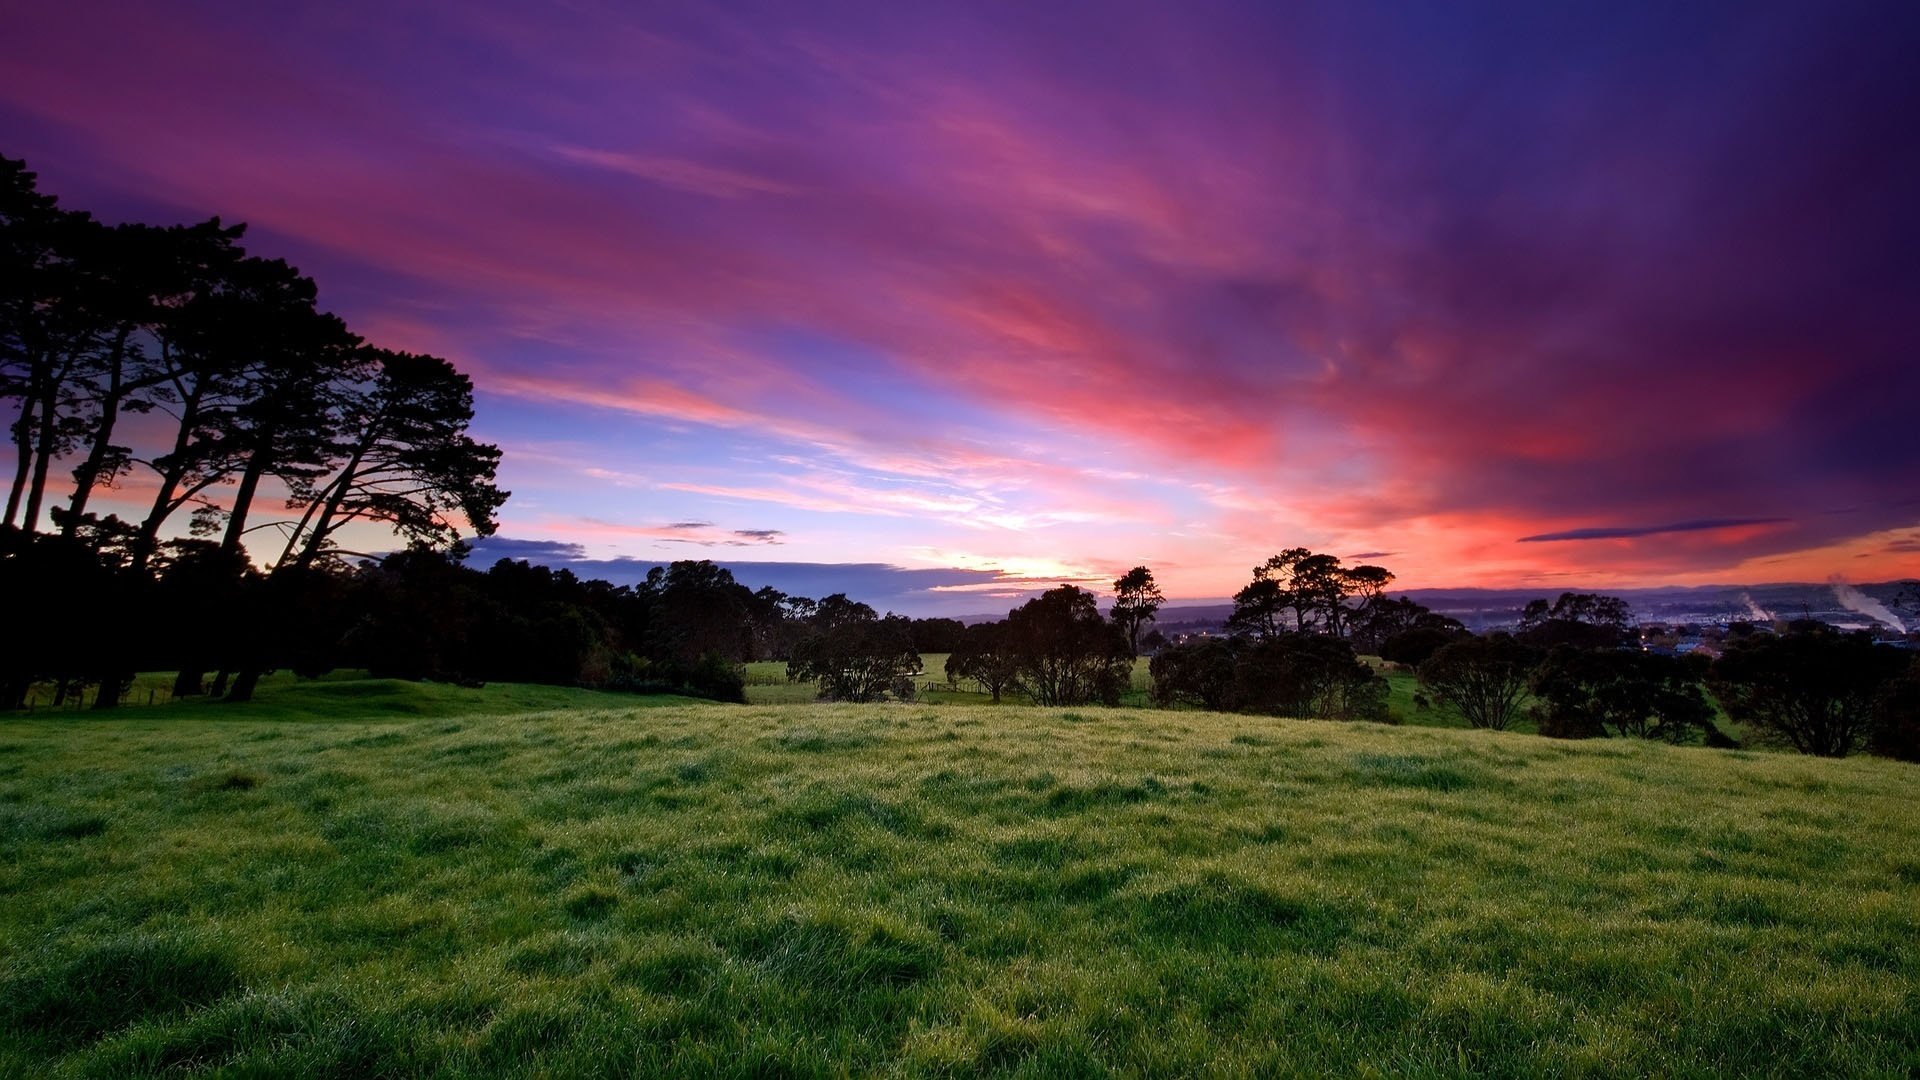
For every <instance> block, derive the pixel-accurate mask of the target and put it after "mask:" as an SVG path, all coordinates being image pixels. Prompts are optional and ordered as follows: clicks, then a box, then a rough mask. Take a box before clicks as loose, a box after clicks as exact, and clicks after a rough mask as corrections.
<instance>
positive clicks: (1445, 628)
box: [1347, 596, 1467, 665]
mask: <svg viewBox="0 0 1920 1080" xmlns="http://www.w3.org/2000/svg"><path fill="white" fill-rule="evenodd" d="M1348 629H1349V633H1348V635H1347V638H1348V640H1350V641H1352V642H1353V647H1354V649H1355V650H1357V651H1359V652H1361V653H1373V654H1375V655H1377V656H1380V657H1382V658H1383V659H1387V660H1395V661H1396V662H1398V663H1403V664H1414V665H1418V664H1419V663H1420V661H1421V660H1425V659H1426V658H1427V656H1429V655H1431V654H1432V649H1429V650H1427V652H1426V653H1422V654H1421V655H1420V657H1419V659H1416V660H1402V659H1399V658H1398V657H1392V656H1387V654H1386V648H1387V642H1388V641H1390V640H1392V639H1393V638H1395V637H1396V636H1399V635H1404V634H1411V633H1414V632H1416V631H1425V632H1429V638H1428V639H1427V640H1431V639H1432V635H1434V634H1437V635H1439V638H1440V640H1439V641H1438V643H1437V644H1435V645H1434V646H1433V648H1434V649H1437V648H1439V647H1440V646H1441V645H1444V644H1446V642H1447V641H1450V640H1452V639H1453V638H1455V637H1458V636H1460V635H1461V634H1464V633H1466V629H1467V628H1466V627H1465V626H1463V625H1461V623H1460V620H1458V619H1455V618H1451V617H1449V616H1446V615H1441V614H1439V613H1438V612H1435V611H1432V610H1430V609H1429V608H1428V607H1427V606H1426V605H1424V604H1420V603H1417V602H1415V601H1413V600H1411V599H1409V598H1407V597H1404V596H1403V597H1400V598H1399V599H1397V600H1395V599H1390V598H1388V597H1385V596H1376V597H1372V598H1370V599H1368V600H1366V601H1365V602H1363V603H1362V604H1361V605H1360V606H1359V607H1358V608H1356V609H1355V610H1354V613H1353V617H1352V620H1351V621H1350V622H1349V623H1348Z"/></svg>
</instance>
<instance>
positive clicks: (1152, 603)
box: [1112, 566, 1167, 656]
mask: <svg viewBox="0 0 1920 1080" xmlns="http://www.w3.org/2000/svg"><path fill="white" fill-rule="evenodd" d="M1166 602H1167V598H1166V597H1164V596H1162V595H1160V586H1159V585H1157V584H1155V583H1154V580H1153V571H1151V570H1149V569H1147V568H1146V567H1144V566H1136V567H1134V568H1133V569H1131V570H1129V571H1127V572H1126V573H1125V574H1122V575H1121V576H1120V579H1119V580H1118V581H1115V582H1114V583H1113V612H1112V616H1113V621H1114V625H1116V626H1118V627H1120V630H1121V632H1122V633H1124V634H1126V635H1127V647H1128V648H1129V649H1131V650H1133V655H1135V656H1139V655H1140V629H1141V627H1143V626H1145V625H1146V624H1147V623H1150V622H1152V621H1153V616H1154V613H1155V612H1157V611H1159V610H1160V606H1161V605H1162V604H1164V603H1166Z"/></svg>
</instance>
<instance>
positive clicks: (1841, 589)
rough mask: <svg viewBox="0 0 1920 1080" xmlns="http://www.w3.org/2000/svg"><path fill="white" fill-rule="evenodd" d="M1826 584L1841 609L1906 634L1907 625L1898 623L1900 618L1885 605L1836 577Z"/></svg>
mask: <svg viewBox="0 0 1920 1080" xmlns="http://www.w3.org/2000/svg"><path fill="white" fill-rule="evenodd" d="M1827 584H1828V585H1831V586H1833V596H1834V599H1836V600H1838V601H1840V606H1841V607H1843V608H1846V609H1847V610H1848V611H1857V612H1859V613H1860V614H1862V615H1865V616H1866V617H1867V618H1869V619H1872V620H1873V621H1874V622H1877V623H1885V624H1886V625H1888V626H1891V627H1893V628H1894V629H1895V630H1898V631H1900V632H1901V633H1906V630H1907V624H1906V623H1904V622H1902V621H1900V616H1898V615H1895V614H1894V613H1893V612H1892V610H1890V609H1889V608H1888V607H1887V605H1885V604H1883V603H1881V602H1880V601H1878V600H1875V599H1874V598H1873V597H1871V596H1868V595H1867V594H1866V593H1863V592H1861V591H1860V590H1859V589H1856V588H1854V587H1853V586H1851V585H1849V584H1847V583H1846V582H1844V581H1841V580H1840V579H1839V578H1837V577H1835V578H1829V579H1828V581H1827Z"/></svg>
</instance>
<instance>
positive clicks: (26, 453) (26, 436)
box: [7, 396, 33, 525]
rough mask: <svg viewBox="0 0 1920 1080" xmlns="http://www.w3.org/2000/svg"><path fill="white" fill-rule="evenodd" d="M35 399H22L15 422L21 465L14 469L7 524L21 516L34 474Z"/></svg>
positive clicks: (14, 429)
mask: <svg viewBox="0 0 1920 1080" xmlns="http://www.w3.org/2000/svg"><path fill="white" fill-rule="evenodd" d="M32 432H33V398H32V397H31V396H27V397H22V398H21V399H20V417H19V419H17V420H15V421H14V422H13V444H14V447H15V449H16V450H17V451H18V452H19V455H20V459H19V463H18V464H16V465H15V466H14V467H13V487H12V489H10V490H9V491H8V492H7V524H9V525H11V524H13V522H14V519H16V518H18V517H19V516H20V500H21V498H22V497H23V496H24V495H26V493H27V477H28V475H30V474H31V473H32V472H33V435H32Z"/></svg>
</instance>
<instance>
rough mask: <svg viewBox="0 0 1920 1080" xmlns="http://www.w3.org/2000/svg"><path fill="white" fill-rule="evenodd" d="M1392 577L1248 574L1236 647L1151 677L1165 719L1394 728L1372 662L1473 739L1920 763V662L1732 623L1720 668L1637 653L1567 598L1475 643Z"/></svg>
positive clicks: (1321, 558)
mask: <svg viewBox="0 0 1920 1080" xmlns="http://www.w3.org/2000/svg"><path fill="white" fill-rule="evenodd" d="M1392 580H1393V575H1392V574H1391V573H1390V572H1389V571H1386V570H1385V569H1383V568H1381V567H1377V566H1360V567H1352V568H1347V567H1344V566H1343V565H1342V564H1341V560H1340V559H1339V558H1337V557H1335V556H1331V555H1324V554H1316V553H1314V552H1311V551H1308V550H1307V549H1304V548H1290V549H1288V550H1286V551H1283V552H1282V553H1280V554H1279V555H1276V556H1274V557H1273V558H1271V559H1269V560H1267V561H1266V562H1265V563H1263V564H1261V565H1260V566H1257V567H1255V568H1254V571H1253V580H1252V581H1251V582H1250V583H1249V584H1248V585H1247V586H1246V587H1245V588H1243V589H1242V590H1240V592H1239V593H1238V594H1236V595H1235V597H1234V607H1233V613H1232V615H1231V616H1230V617H1229V619H1228V621H1227V631H1228V632H1227V634H1226V635H1225V636H1220V637H1212V636H1206V637H1197V638H1191V639H1189V640H1187V641H1184V642H1181V643H1180V644H1177V645H1174V646H1172V647H1170V648H1166V649H1163V650H1161V651H1160V652H1159V653H1158V654H1157V655H1156V656H1155V657H1154V659H1153V661H1152V673H1153V697H1154V700H1155V701H1156V702H1157V703H1159V704H1162V705H1183V704H1184V705H1193V706H1198V707H1202V708H1208V709H1221V710H1228V711H1239V712H1254V713H1266V714H1271V715H1286V716H1300V717H1324V718H1330V719H1361V720H1384V719H1387V717H1388V711H1387V707H1386V699H1387V694H1388V689H1387V686H1386V684H1385V683H1384V682H1383V681H1382V680H1381V679H1380V678H1379V677H1378V675H1377V674H1376V673H1375V672H1374V670H1373V669H1372V668H1371V667H1370V666H1369V665H1367V664H1366V663H1365V662H1364V661H1362V660H1361V659H1360V657H1361V655H1362V654H1363V653H1366V654H1372V655H1378V656H1380V657H1381V658H1382V659H1384V660H1387V661H1391V662H1395V663H1399V664H1402V665H1405V666H1406V667H1408V668H1411V669H1413V670H1414V671H1415V672H1417V676H1418V683H1419V686H1420V688H1421V689H1420V693H1419V694H1418V695H1416V698H1415V703H1416V706H1419V707H1426V706H1429V705H1431V704H1432V703H1435V702H1438V703H1441V704H1444V705H1446V706H1448V707H1451V708H1452V709H1453V710H1454V711H1456V712H1457V713H1458V714H1459V715H1460V716H1461V717H1462V718H1463V719H1465V720H1466V722H1467V723H1468V724H1470V725H1471V726H1473V727H1479V728H1490V729H1495V730H1505V729H1507V728H1509V727H1511V726H1512V725H1513V724H1514V723H1515V722H1516V721H1518V720H1520V719H1522V718H1526V719H1529V720H1531V721H1532V722H1533V723H1534V725H1535V727H1536V729H1537V730H1538V731H1539V732H1540V733H1541V734H1543V735H1548V736H1553V737H1559V738H1594V737H1605V736H1616V737H1638V738H1649V739H1659V740H1664V741H1668V742H1675V743H1680V742H1695V741H1699V742H1704V743H1706V744H1707V745H1710V746H1723V747H1724V746H1733V745H1736V744H1735V743H1734V740H1733V739H1732V738H1731V737H1729V736H1728V735H1727V733H1726V732H1725V731H1723V730H1722V728H1721V727H1720V725H1719V721H1720V720H1721V719H1722V718H1723V717H1724V718H1726V719H1731V720H1733V721H1736V722H1738V723H1741V724H1743V725H1745V726H1746V727H1747V728H1748V729H1749V730H1750V731H1751V732H1752V733H1753V735H1754V736H1757V737H1758V738H1760V739H1762V740H1765V741H1769V742H1774V743H1777V744H1781V745H1785V746H1788V747H1790V748H1792V749H1795V750H1798V751H1800V752H1802V753H1807V754H1817V755H1822V756H1829V757H1839V756H1844V755H1846V754H1849V753H1852V752H1855V751H1857V750H1862V749H1865V750H1870V751H1872V752H1875V753H1880V754H1884V755H1888V756H1893V757H1900V758H1904V759H1907V760H1920V656H1915V655H1914V654H1913V653H1911V652H1908V651H1903V650H1900V649H1897V648H1893V647H1891V646H1888V645H1884V644H1877V643H1875V642H1874V641H1873V640H1872V638H1871V636H1870V635H1868V634H1866V633H1864V632H1851V633H1849V632H1845V631H1841V630H1838V629H1836V628H1833V627H1830V626H1827V625H1825V624H1823V623H1820V622H1817V621H1813V620H1799V621H1795V622H1791V623H1788V624H1786V625H1785V626H1784V627H1783V628H1782V629H1781V630H1780V631H1779V632H1775V630H1774V629H1773V628H1771V627H1756V626H1752V625H1750V624H1736V625H1735V626H1734V627H1733V632H1732V634H1731V636H1730V641H1729V643H1728V645H1727V648H1726V649H1725V650H1724V651H1723V652H1721V653H1720V654H1719V655H1717V656H1714V657H1711V658H1710V657H1708V656H1705V655H1701V654H1694V655H1690V656H1669V655H1661V654H1657V653H1653V652H1650V651H1647V650H1643V649H1642V648H1640V645H1639V641H1638V636H1637V633H1636V630H1635V627H1634V620H1633V611H1632V607H1631V606H1630V605H1629V604H1628V603H1627V602H1626V601H1624V600H1622V599H1620V598H1619V597H1613V596H1604V595H1600V594H1595V593H1573V592H1568V593H1562V594H1561V595H1560V596H1559V597H1557V598H1555V599H1553V600H1551V601H1549V600H1547V599H1545V598H1541V599H1537V600H1534V601H1531V602H1530V603H1528V604H1527V605H1526V606H1525V608H1523V609H1522V610H1521V611H1520V612H1519V619H1518V621H1517V625H1516V626H1515V627H1514V628H1513V629H1512V630H1511V631H1501V632H1495V633H1491V634H1486V635H1475V634H1472V633H1469V632H1468V631H1467V630H1466V628H1465V627H1463V626H1462V625H1461V624H1460V623H1459V622H1457V621H1455V620H1453V619H1450V618H1448V617H1446V616H1443V615H1439V614H1437V613H1435V612H1432V611H1429V610H1427V609H1426V608H1424V607H1423V606H1421V605H1420V604H1417V603H1415V602H1414V601H1412V600H1410V599H1408V598H1406V597H1401V598H1399V599H1393V598H1390V597H1388V596H1387V595H1386V587H1387V586H1388V585H1390V584H1391V583H1392Z"/></svg>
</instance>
